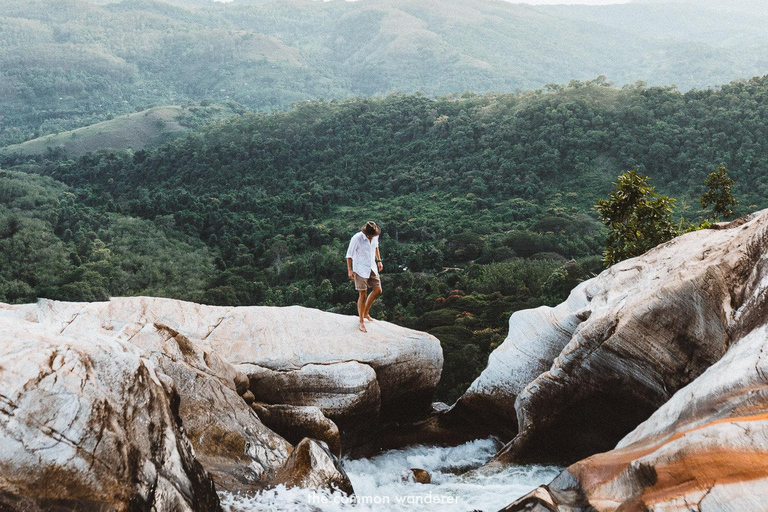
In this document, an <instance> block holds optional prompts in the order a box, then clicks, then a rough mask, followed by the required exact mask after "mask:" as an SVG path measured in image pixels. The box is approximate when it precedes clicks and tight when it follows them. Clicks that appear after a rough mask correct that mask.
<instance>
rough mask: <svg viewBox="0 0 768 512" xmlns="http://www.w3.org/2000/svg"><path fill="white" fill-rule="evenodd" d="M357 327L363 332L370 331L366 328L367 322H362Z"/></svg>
mask: <svg viewBox="0 0 768 512" xmlns="http://www.w3.org/2000/svg"><path fill="white" fill-rule="evenodd" d="M357 328H358V329H360V330H361V331H362V332H368V329H366V328H365V324H364V323H363V322H360V323H359V324H358V325H357Z"/></svg>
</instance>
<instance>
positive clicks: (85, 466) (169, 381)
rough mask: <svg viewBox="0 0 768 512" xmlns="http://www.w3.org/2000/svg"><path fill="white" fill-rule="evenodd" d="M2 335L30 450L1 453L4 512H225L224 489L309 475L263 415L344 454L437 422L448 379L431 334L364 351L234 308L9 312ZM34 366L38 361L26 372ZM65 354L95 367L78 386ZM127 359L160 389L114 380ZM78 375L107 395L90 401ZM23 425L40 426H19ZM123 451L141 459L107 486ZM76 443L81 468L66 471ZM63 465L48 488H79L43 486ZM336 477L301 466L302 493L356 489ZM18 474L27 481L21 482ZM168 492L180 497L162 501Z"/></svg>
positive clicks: (351, 335) (304, 317)
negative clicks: (435, 412)
mask: <svg viewBox="0 0 768 512" xmlns="http://www.w3.org/2000/svg"><path fill="white" fill-rule="evenodd" d="M0 322H1V323H2V330H0V351H5V352H0V354H4V355H2V357H3V359H2V362H1V363H0V365H1V366H0V378H2V379H10V380H8V383H7V385H4V389H5V391H2V395H1V396H0V417H3V422H2V426H1V427H0V435H3V436H9V437H8V439H16V440H17V441H18V442H17V443H16V444H6V443H4V442H2V443H1V444H0V469H2V471H0V472H1V473H2V476H0V505H1V504H3V500H6V501H5V503H9V504H11V503H14V504H15V506H21V505H20V503H21V502H18V500H29V499H32V498H30V496H37V495H38V493H37V486H38V485H48V488H49V489H50V493H49V495H50V496H49V495H48V494H46V493H45V492H43V493H41V494H40V499H39V502H37V501H34V499H33V502H34V503H32V502H30V503H32V504H30V503H26V502H25V504H23V505H24V507H27V508H28V509H29V510H35V506H37V507H42V508H43V509H45V508H46V507H49V506H51V507H55V506H57V503H58V502H56V501H55V500H64V501H67V500H81V501H82V503H83V504H85V505H83V506H84V507H86V508H89V507H90V508H94V509H96V508H98V507H99V506H102V505H103V506H107V507H108V508H109V507H116V509H118V510H120V509H122V508H124V507H122V505H119V506H118V505H116V504H117V503H129V502H130V503H138V504H139V505H138V508H137V509H142V510H143V509H149V508H152V507H155V508H156V509H157V510H185V508H184V507H187V509H189V508H190V507H191V509H194V510H207V509H208V508H206V507H209V508H210V509H212V510H215V509H217V507H218V500H217V499H216V495H215V493H214V492H213V484H212V482H215V485H216V487H217V488H218V489H220V490H229V491H235V492H250V491H255V490H261V489H263V488H264V487H267V486H273V485H276V484H278V483H281V482H285V481H288V480H290V472H291V470H290V469H286V468H287V467H288V466H290V467H299V466H296V464H295V462H296V457H298V456H299V454H298V453H294V452H295V449H294V447H293V446H292V445H291V443H289V442H288V441H286V439H285V438H284V437H283V436H281V435H280V433H279V432H277V433H276V432H275V431H274V430H272V429H270V428H269V427H267V426H266V425H265V424H264V423H263V422H262V421H261V419H260V418H259V416H258V412H259V411H260V412H262V413H264V414H265V416H267V417H266V418H265V419H266V420H268V421H269V425H270V426H272V427H273V428H275V429H278V430H282V431H284V432H285V433H286V435H287V436H289V437H290V438H291V441H292V442H293V443H299V444H300V443H301V442H303V438H304V437H312V436H316V437H318V438H319V439H321V440H324V441H327V442H328V443H330V444H331V446H332V448H333V451H334V453H335V454H338V453H339V452H340V450H341V447H342V445H344V444H345V443H353V442H358V441H363V442H364V441H366V440H367V439H371V438H374V437H375V435H376V431H377V429H378V428H379V427H380V426H381V424H382V423H385V422H387V421H400V420H402V419H405V420H406V421H407V420H408V419H416V418H418V417H419V415H423V414H425V413H426V411H428V410H429V403H430V400H431V397H432V393H433V391H434V388H435V386H436V385H437V381H438V379H439V376H440V370H441V368H442V350H441V348H440V345H439V342H438V341H437V340H436V339H435V338H433V337H431V336H429V335H426V334H423V333H419V332H416V331H411V330H408V329H403V328H400V327H397V326H394V325H391V324H387V323H386V322H376V323H375V324H373V325H371V327H370V331H371V333H369V335H368V336H367V337H363V336H365V335H363V334H362V333H359V331H357V329H356V319H355V318H353V317H344V316H341V315H332V314H330V313H323V312H320V311H314V310H307V309H305V308H298V307H291V308H225V307H212V306H202V305H198V304H193V303H189V302H183V301H177V300H171V299H157V298H148V297H135V298H114V299H112V300H110V301H108V302H99V303H66V302H58V301H50V300H40V301H38V302H37V303H36V304H27V305H19V306H11V305H5V304H0ZM347 327H349V329H346V328H347ZM19 347H23V349H22V348H19ZM74 347H76V349H75V348H74ZM49 352H50V353H49ZM28 353H29V354H32V355H33V356H34V357H32V358H25V357H26V355H27V354H28ZM113 353H114V356H113ZM20 354H22V355H20ZM57 354H58V355H57ZM62 354H67V355H68V356H67V357H70V358H74V359H73V360H76V361H80V362H78V363H77V364H75V363H73V365H74V367H73V368H75V370H76V371H75V373H73V371H74V370H70V369H69V367H67V366H61V365H60V364H59V363H58V361H59V360H60V359H61V358H62V357H64V356H62ZM94 358H98V360H99V361H100V363H101V366H99V368H100V372H95V371H94V370H93V368H94V365H93V363H92V362H91V360H93V359H94ZM125 358H132V359H131V360H132V361H133V360H135V361H134V362H135V364H136V365H137V367H140V368H144V369H145V371H146V372H148V373H147V375H149V377H147V378H144V377H142V379H143V380H142V381H141V382H142V383H149V382H151V383H152V384H146V386H148V388H147V390H141V392H138V391H135V388H136V386H137V384H135V383H134V382H133V381H132V380H131V378H128V377H125V376H122V377H116V376H115V375H117V374H118V373H119V372H120V371H122V370H121V368H122V366H124V363H123V359H125ZM81 360H82V361H81ZM52 361H57V363H56V364H57V365H58V366H55V367H54V366H52V365H53V362H52ZM67 361H69V359H67ZM126 364H127V363H126ZM111 365H114V366H115V367H114V368H112V367H111ZM102 370H103V371H102ZM126 371H127V370H126ZM131 371H134V370H131ZM136 371H138V370H136ZM136 371H134V373H136ZM62 372H63V373H62ZM123 373H125V372H123ZM139 373H140V372H139ZM120 375H122V374H120ZM132 375H133V374H132ZM73 376H74V377H77V378H79V379H80V380H79V381H75V380H73V381H72V382H77V383H84V382H88V383H91V384H92V386H91V387H78V385H76V384H73V383H72V382H70V380H71V379H73V378H74V377H73ZM25 379H26V380H25ZM49 381H51V382H53V383H54V384H56V386H57V387H55V388H54V389H52V390H48V391H46V392H44V390H47V389H48V388H45V387H43V388H41V387H40V386H39V385H38V384H39V383H40V382H46V383H47V382H49ZM3 382H5V380H3ZM82 385H83V386H85V384H82ZM153 386H154V387H153ZM136 389H138V388H136ZM89 390H90V391H92V392H89ZM150 391H151V392H150ZM100 393H101V394H100ZM142 393H143V394H142ZM134 395H135V396H134ZM163 408H165V409H163ZM166 409H167V410H166ZM94 411H95V412H94ZM105 411H106V412H105ZM94 414H96V415H97V417H96V419H94ZM112 415H117V416H116V417H118V416H119V418H120V419H121V420H120V421H122V423H119V422H118V423H117V424H116V423H115V421H117V420H115V419H113V416H112ZM21 417H23V418H25V421H26V422H27V424H26V425H27V426H26V427H23V428H22V427H19V425H18V424H17V420H18V418H21ZM6 418H7V419H8V421H6ZM336 421H338V422H339V423H338V425H339V426H338V427H337V424H336V423H335V422H336ZM101 422H103V423H104V424H105V425H106V426H104V425H102V423H101ZM37 423H40V425H41V426H40V427H39V428H38V430H31V429H32V427H31V426H30V425H33V426H34V425H37ZM62 425H64V426H62ZM118 427H119V428H118ZM24 428H26V429H27V431H25V430H24ZM36 428H37V427H36ZM25 436H26V437H25ZM91 438H93V440H91ZM174 443H175V444H174ZM38 444H40V445H42V446H43V448H38V447H37V445H38ZM117 444H119V445H120V448H119V449H118V450H117V453H118V454H119V453H121V452H120V450H123V452H125V453H123V456H124V457H127V460H117V459H115V458H114V457H113V459H109V460H107V459H105V464H104V465H103V467H102V468H101V472H99V471H97V469H94V468H98V467H100V466H99V465H98V464H96V463H94V460H98V458H96V459H94V457H93V456H90V458H89V456H88V453H93V452H94V450H96V449H97V448H98V449H99V450H101V448H102V447H104V449H108V450H114V449H115V446H116V445H117ZM68 445H70V451H72V453H73V454H74V455H72V456H71V457H69V458H62V457H61V456H60V455H59V453H60V452H62V450H65V448H66V446H68ZM312 446H314V445H312ZM173 447H175V448H173ZM305 449H306V448H305ZM324 449H325V452H328V449H327V448H324ZM174 450H175V451H174ZM315 451H317V450H315ZM310 452H312V451H311V450H310ZM325 452H324V453H325ZM312 453H314V452H312ZM328 453H329V457H330V458H331V461H332V462H333V457H334V456H335V455H333V454H330V452H328ZM292 454H293V455H294V456H293V458H292V459H290V457H291V455H292ZM315 455H318V457H319V452H318V453H317V454H315ZM48 456H50V457H51V459H50V470H46V471H49V472H48V473H41V475H45V474H47V475H48V476H50V475H59V472H66V473H67V474H70V475H71V479H70V483H72V484H71V485H69V484H67V485H64V486H58V487H57V485H55V484H54V483H50V482H51V480H49V479H41V480H37V477H38V476H40V477H41V478H42V476H41V475H37V471H38V469H39V468H38V467H37V466H35V465H34V464H33V463H32V461H34V460H37V458H39V457H42V459H41V460H46V459H45V457H48ZM78 457H81V458H83V459H84V460H85V461H86V462H87V463H86V462H80V461H79V459H78ZM115 457H117V458H119V457H118V455H115ZM313 457H314V456H313ZM315 459H317V460H320V459H322V457H320V458H319V459H318V458H317V457H315ZM291 460H292V461H293V463H292V464H290V461H291ZM313 460H314V459H313ZM163 464H165V466H163ZM325 465H327V464H326V462H323V463H322V464H320V465H313V464H309V465H304V466H302V467H303V468H304V469H303V470H302V475H301V477H300V478H299V477H298V476H297V478H296V479H295V481H296V482H307V485H313V486H314V485H319V486H327V485H331V484H333V485H338V483H339V482H340V481H341V480H343V479H344V478H346V477H344V476H343V472H342V475H341V477H340V476H339V475H338V474H336V473H333V474H332V472H328V471H324V470H323V471H320V470H319V469H318V470H317V471H318V473H317V474H314V473H313V469H312V468H314V467H315V466H317V467H318V468H321V467H325ZM166 466H167V467H166ZM43 467H47V466H46V465H45V464H43ZM153 468H154V469H153ZM14 472H15V473H18V474H19V475H21V476H20V477H19V479H15V477H9V476H7V475H9V474H14ZM102 473H103V474H102ZM278 473H279V478H278ZM33 474H35V475H37V476H36V477H35V478H31V477H30V475H33ZM62 474H63V473H62ZM209 475H210V476H209ZM324 475H325V476H324ZM329 475H331V476H329ZM326 477H327V478H326ZM342 477H343V478H342ZM74 478H78V479H82V480H83V482H84V483H82V484H81V483H79V480H78V482H76V483H75V481H74V480H73V479H74ZM329 479H330V480H329ZM340 479H341V480H340ZM102 480H103V482H102ZM62 481H64V480H62ZM24 482H27V483H28V484H24ZM132 482H134V483H135V484H134V483H132ZM62 485H63V484H62ZM110 485H113V486H115V489H112V488H111V487H109V486H110ZM346 485H347V486H348V487H349V485H348V481H347V482H346ZM168 486H170V487H171V491H168V492H166V491H165V490H163V492H162V493H159V494H158V493H155V490H156V489H165V487H168ZM81 488H82V489H87V492H86V491H83V493H81V492H80V489H81ZM174 489H175V490H174ZM200 489H208V491H210V493H209V494H210V495H208V494H205V492H204V491H201V490H200ZM201 493H202V494H201ZM81 494H82V497H81ZM46 496H47V497H46ZM35 499H37V498H35ZM13 500H16V501H17V502H18V503H17V502H14V501H13ZM46 500H47V501H46ZM136 500H138V501H136ZM153 500H154V501H153ZM158 500H166V501H167V500H172V501H171V502H158ZM206 500H208V501H206ZM209 501H210V503H209ZM177 502H178V503H177ZM35 503H37V504H36V505H35ZM67 503H69V501H67ZM72 503H75V502H72ZM77 503H80V501H77ZM105 504H107V505H105ZM33 505H34V506H33ZM144 505H146V506H144ZM78 506H79V505H78ZM0 508H2V507H0Z"/></svg>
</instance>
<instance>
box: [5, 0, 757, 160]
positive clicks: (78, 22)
mask: <svg viewBox="0 0 768 512" xmlns="http://www.w3.org/2000/svg"><path fill="white" fill-rule="evenodd" d="M178 3H179V2H175V3H174V4H173V5H172V4H168V3H164V2H159V1H153V0H131V1H127V0H126V1H124V2H109V3H103V4H97V3H93V2H87V1H85V0H0V49H2V51H0V116H2V117H0V146H3V145H8V144H12V143H20V142H24V141H26V140H28V139H32V138H38V137H40V136H43V135H47V134H51V133H60V132H63V131H67V130H71V129H73V128H77V127H81V126H86V125H90V124H94V123H96V122H99V121H103V120H105V119H107V116H109V115H112V116H118V115H124V114H128V113H131V112H134V111H135V110H136V108H139V109H144V108H147V107H148V106H150V105H158V104H159V105H175V104H184V103H185V102H187V101H190V100H191V101H201V100H203V99H206V98H207V99H210V100H213V101H216V102H224V101H227V100H234V101H236V102H238V103H240V104H242V105H244V106H246V107H248V108H250V109H256V110H271V109H274V108H285V107H287V106H288V105H290V104H292V103H294V102H296V101H301V100H308V99H312V98H319V97H323V98H342V97H348V96H354V95H371V94H385V93H388V92H391V91H401V92H415V91H422V92H424V93H426V94H429V95H432V94H446V93H452V92H458V93H462V92H464V91H467V90H471V91H474V92H479V93H483V92H487V91H502V92H503V91H507V92H511V91H514V90H516V89H518V88H522V89H526V88H539V87H543V86H545V85H546V84H549V83H567V82H568V81H569V80H571V79H579V80H582V81H583V80H587V79H593V78H594V77H596V76H598V75H606V76H607V77H608V78H609V79H610V80H611V81H613V82H615V83H617V84H619V85H621V84H625V83H630V84H632V83H634V82H635V81H637V80H645V81H647V82H648V83H650V84H669V83H675V84H677V85H678V86H679V87H680V88H681V89H683V90H686V89H688V88H691V87H697V88H704V87H707V86H710V85H715V84H718V83H727V82H729V81H730V80H733V79H736V78H740V77H748V76H753V75H756V74H763V73H766V72H768V61H766V57H765V56H766V55H767V54H768V52H767V51H766V50H767V49H768V43H767V42H766V41H767V40H768V28H766V27H768V23H766V19H765V17H761V15H759V14H754V15H750V16H745V15H742V14H739V13H738V12H732V13H729V14H726V15H724V14H723V13H722V12H720V11H716V10H713V9H702V8H698V7H695V6H690V5H686V4H661V5H658V4H629V5H627V6H603V7H592V8H575V7H564V6H560V7H557V6H549V7H547V6H538V7H531V6H525V5H514V4H511V3H507V2H501V1H495V0H469V1H465V0H461V1H460V0H424V1H419V2H413V1H410V0H361V1H358V2H343V1H334V2H313V1H310V0H280V1H277V0H264V1H258V2H233V3H227V4H220V3H213V2H184V5H185V6H186V7H181V6H179V5H177V4H178Z"/></svg>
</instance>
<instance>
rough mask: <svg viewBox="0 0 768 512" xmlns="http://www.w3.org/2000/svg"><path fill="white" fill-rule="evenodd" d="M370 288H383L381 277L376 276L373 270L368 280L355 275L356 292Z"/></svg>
mask: <svg viewBox="0 0 768 512" xmlns="http://www.w3.org/2000/svg"><path fill="white" fill-rule="evenodd" d="M368 288H381V279H379V276H377V275H376V274H374V273H373V270H371V276H370V277H369V278H368V279H366V278H364V277H362V276H359V275H357V274H355V290H357V291H362V290H367V289H368Z"/></svg>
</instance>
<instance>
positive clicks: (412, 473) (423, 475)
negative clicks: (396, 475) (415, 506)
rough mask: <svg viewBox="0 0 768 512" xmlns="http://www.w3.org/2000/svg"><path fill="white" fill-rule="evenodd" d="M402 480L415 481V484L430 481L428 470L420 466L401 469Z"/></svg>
mask: <svg viewBox="0 0 768 512" xmlns="http://www.w3.org/2000/svg"><path fill="white" fill-rule="evenodd" d="M402 479H403V482H415V483H417V484H428V483H431V482H432V477H431V476H429V471H427V470H426V469H420V468H411V469H409V470H406V471H403V478H402Z"/></svg>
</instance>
